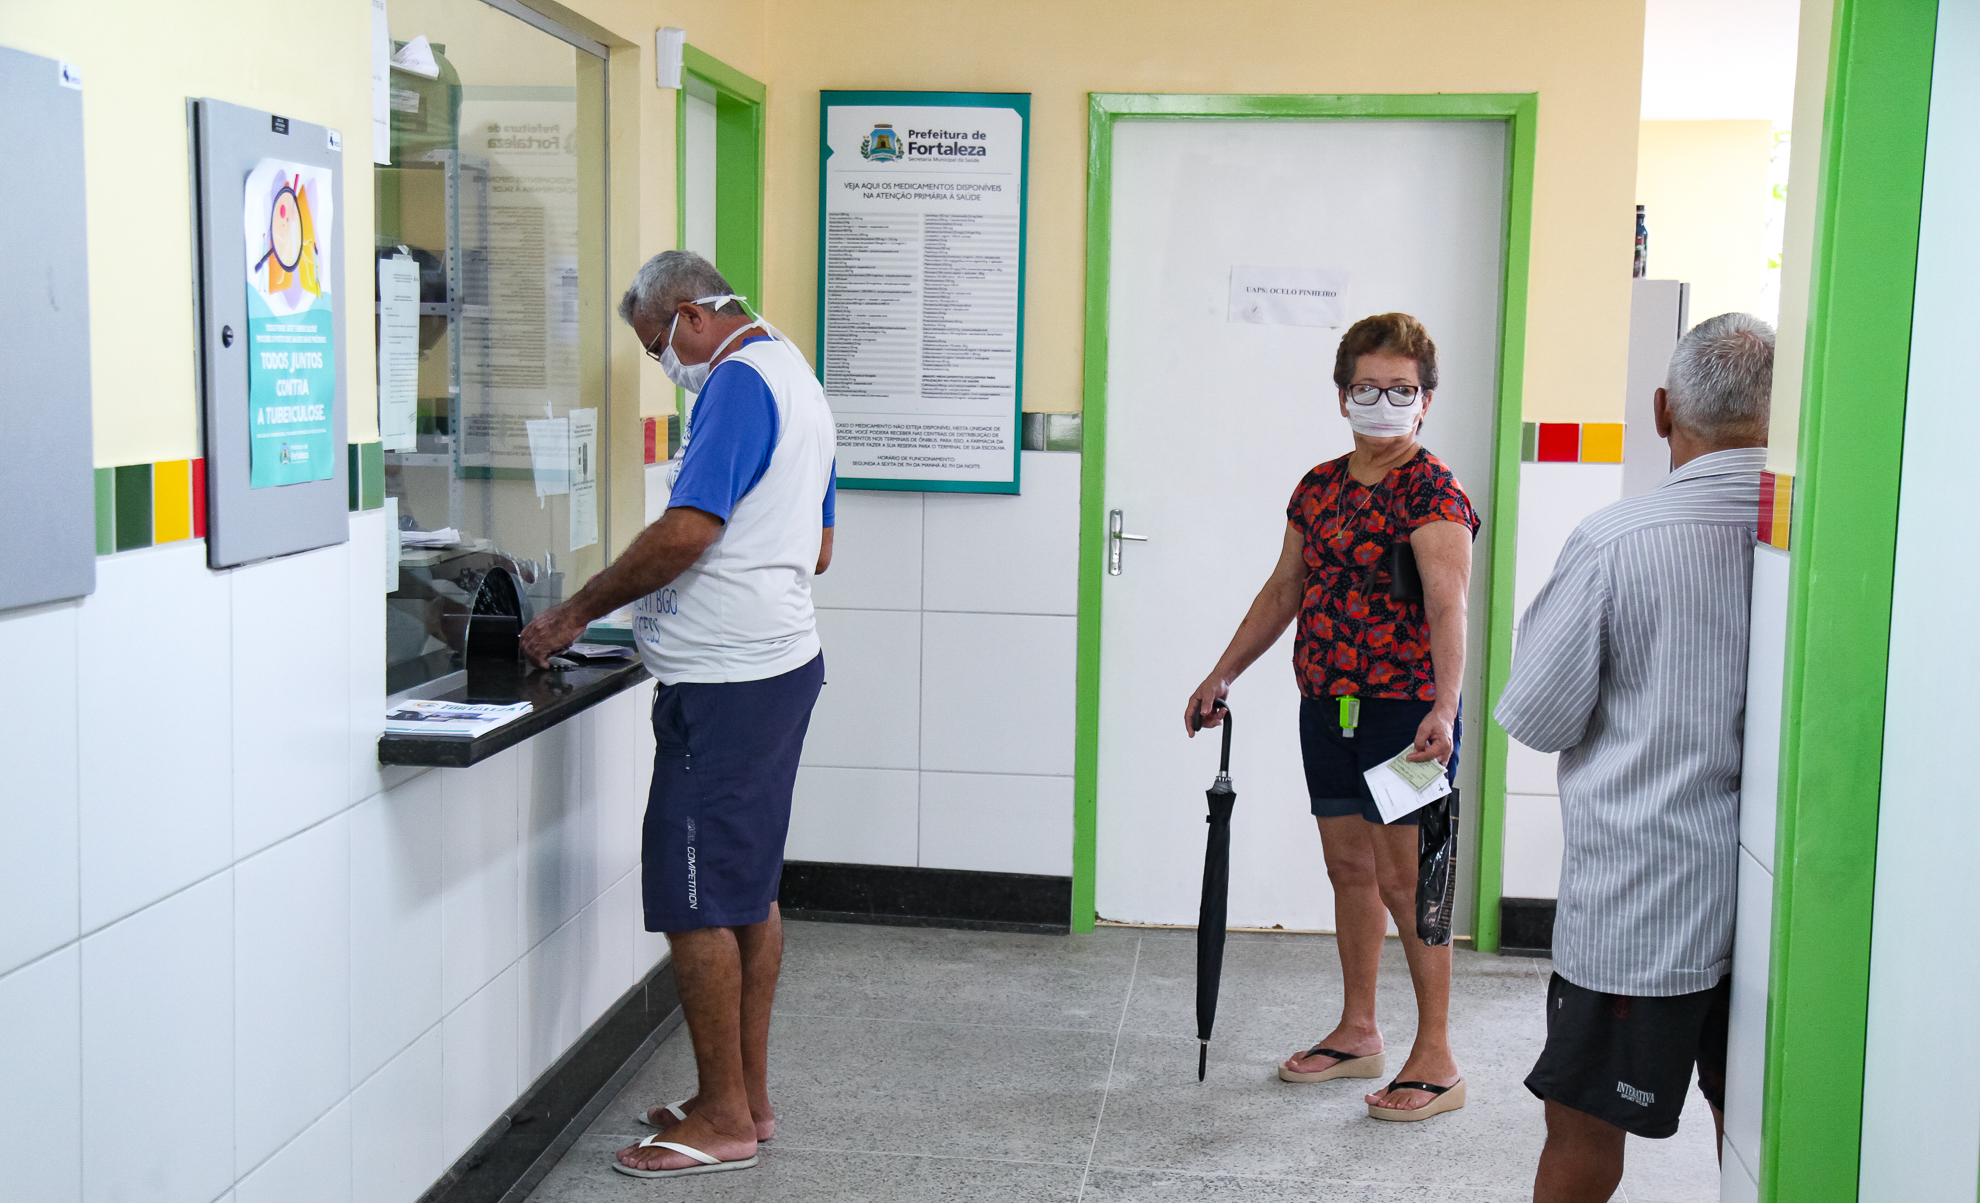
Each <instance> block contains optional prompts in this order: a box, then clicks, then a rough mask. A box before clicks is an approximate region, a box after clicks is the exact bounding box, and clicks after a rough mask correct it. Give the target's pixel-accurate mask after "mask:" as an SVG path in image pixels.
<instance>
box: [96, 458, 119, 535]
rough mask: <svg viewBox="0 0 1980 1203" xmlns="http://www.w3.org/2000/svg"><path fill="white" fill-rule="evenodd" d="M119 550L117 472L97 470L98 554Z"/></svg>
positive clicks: (113, 469) (103, 469) (114, 470)
mask: <svg viewBox="0 0 1980 1203" xmlns="http://www.w3.org/2000/svg"><path fill="white" fill-rule="evenodd" d="M115 550H117V470H116V469H115V468H98V469H97V470H96V554H97V555H100V556H107V555H109V554H110V553H111V552H113V551H115Z"/></svg>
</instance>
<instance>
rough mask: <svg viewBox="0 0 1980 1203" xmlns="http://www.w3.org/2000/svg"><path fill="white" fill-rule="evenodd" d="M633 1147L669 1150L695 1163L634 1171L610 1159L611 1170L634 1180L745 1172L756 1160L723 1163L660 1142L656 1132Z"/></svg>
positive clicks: (685, 1147) (692, 1149) (686, 1147)
mask: <svg viewBox="0 0 1980 1203" xmlns="http://www.w3.org/2000/svg"><path fill="white" fill-rule="evenodd" d="M633 1147H634V1148H639V1149H669V1150H672V1151H673V1152H676V1153H679V1154H680V1155H681V1156H683V1157H687V1158H690V1159H692V1160H693V1161H694V1162H695V1163H696V1164H694V1165H684V1166H682V1167H680V1168H679V1169H676V1170H636V1169H634V1168H633V1167H631V1166H629V1165H627V1164H626V1163H625V1162H623V1161H620V1160H619V1159H618V1157H617V1156H614V1157H613V1158H612V1168H613V1169H615V1170H617V1171H619V1172H620V1173H621V1174H630V1175H631V1176H632V1177H634V1178H685V1177H687V1176H688V1175H690V1174H719V1173H721V1172H722V1171H723V1170H746V1169H749V1168H750V1167H751V1166H754V1165H755V1164H756V1158H755V1157H754V1156H749V1157H745V1158H743V1159H742V1160H740V1161H723V1160H721V1159H720V1158H717V1157H710V1156H709V1155H708V1154H706V1153H704V1152H702V1151H701V1150H700V1149H697V1148H695V1147H693V1146H692V1145H684V1144H676V1143H675V1142H674V1141H671V1140H661V1139H660V1134H659V1133H657V1132H656V1133H654V1134H653V1135H652V1136H649V1137H647V1138H646V1139H645V1140H642V1141H640V1142H639V1143H638V1144H637V1145H635V1146H633Z"/></svg>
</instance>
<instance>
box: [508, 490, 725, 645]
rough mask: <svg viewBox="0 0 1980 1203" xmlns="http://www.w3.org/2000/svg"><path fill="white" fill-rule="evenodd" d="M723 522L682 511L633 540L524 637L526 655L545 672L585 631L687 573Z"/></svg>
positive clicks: (693, 511)
mask: <svg viewBox="0 0 1980 1203" xmlns="http://www.w3.org/2000/svg"><path fill="white" fill-rule="evenodd" d="M721 537H722V520H721V519H720V518H717V517H716V516H715V515H713V514H711V513H708V512H707V511H706V510H697V509H694V508H693V507H691V506H677V507H675V508H673V509H670V510H668V511H667V512H666V513H665V514H662V515H661V516H660V520H659V521H658V522H655V523H654V524H653V525H651V526H649V527H647V528H646V529H645V530H643V531H641V532H640V533H639V537H638V538H636V539H634V540H633V542H632V546H631V547H628V548H626V550H625V554H624V555H621V556H620V557H619V558H618V559H616V560H614V561H613V562H612V564H611V566H610V567H608V568H606V569H605V571H603V572H601V573H599V574H598V575H597V576H594V577H592V578H591V581H590V583H588V584H586V585H585V587H584V588H582V589H580V590H578V592H577V596H575V597H573V598H571V599H570V600H569V601H567V602H565V603H564V604H562V605H560V606H552V607H551V608H550V609H548V610H546V611H544V612H543V613H542V614H541V615H539V616H538V617H537V619H536V621H535V622H532V623H530V624H529V626H528V627H526V628H525V629H524V630H523V633H522V650H523V655H524V656H526V657H528V658H529V662H530V663H531V664H534V665H536V666H537V667H538V668H541V667H543V665H544V663H545V662H546V661H548V660H549V658H550V657H552V656H554V655H556V654H557V653H558V652H561V651H563V650H564V649H565V648H567V647H569V646H570V645H571V644H573V643H575V642H576V641H577V638H578V636H579V635H581V634H583V633H584V628H585V627H586V626H588V625H590V624H591V623H593V622H595V621H597V620H598V619H600V618H603V617H604V616H605V615H607V614H610V613H611V612H612V611H614V610H616V609H618V608H619V607H620V606H623V605H625V604H626V603H627V602H630V601H636V600H638V599H639V598H642V597H645V596H646V595H647V594H649V593H651V592H653V591H654V590H655V589H659V588H662V587H663V586H665V585H667V584H668V583H669V582H671V581H672V580H673V579H674V578H675V577H677V576H679V575H680V574H681V573H683V572H685V571H687V569H688V566H689V565H691V564H693V563H694V562H695V561H696V560H698V559H700V558H701V553H702V552H704V551H707V550H708V548H709V546H710V545H711V544H713V543H714V542H715V540H717V539H719V538H721Z"/></svg>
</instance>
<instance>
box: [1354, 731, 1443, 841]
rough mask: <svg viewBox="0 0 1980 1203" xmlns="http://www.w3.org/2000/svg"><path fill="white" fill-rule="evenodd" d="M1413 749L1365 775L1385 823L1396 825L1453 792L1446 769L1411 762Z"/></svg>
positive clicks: (1436, 765)
mask: <svg viewBox="0 0 1980 1203" xmlns="http://www.w3.org/2000/svg"><path fill="white" fill-rule="evenodd" d="M1410 750H1411V749H1410V747H1407V746H1406V747H1404V748H1403V750H1402V751H1400V752H1397V753H1396V754H1395V756H1394V757H1392V758H1390V759H1389V760H1386V761H1384V762H1382V763H1381V764H1378V765H1376V766H1375V767H1374V768H1372V769H1369V770H1368V771H1367V772H1365V773H1363V774H1362V777H1363V779H1365V780H1366V781H1367V782H1368V792H1369V793H1370V794H1373V795H1374V796H1375V809H1376V810H1378V811H1380V812H1381V814H1382V821H1383V822H1384V823H1393V822H1395V821H1396V820H1397V819H1400V818H1402V817H1403V816H1404V815H1406V814H1408V813H1410V812H1411V811H1413V810H1416V809H1417V808H1419V807H1422V806H1427V805H1429V804H1430V803H1432V802H1435V801H1436V800H1437V799H1439V798H1441V797H1443V796H1444V795H1445V794H1448V793H1450V792H1451V782H1450V778H1448V777H1446V776H1445V775H1444V766H1443V765H1441V764H1438V763H1437V762H1436V761H1434V760H1411V759H1409V753H1410Z"/></svg>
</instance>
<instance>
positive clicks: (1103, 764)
mask: <svg viewBox="0 0 1980 1203" xmlns="http://www.w3.org/2000/svg"><path fill="white" fill-rule="evenodd" d="M1506 178H1507V163H1506V138H1505V127H1504V126H1503V125H1502V124H1500V123H1498V122H1483V121H1480V122H1459V121H1451V122H1441V121H1397V120H1294V119H1275V120H1255V121H1179V120H1169V121H1164V120H1138V121H1121V122H1118V123H1117V124H1116V125H1115V127H1114V150H1113V180H1112V205H1113V221H1112V233H1111V239H1110V243H1111V252H1110V253H1111V258H1112V262H1111V264H1110V278H1109V307H1110V308H1109V344H1108V360H1107V402H1106V404H1107V417H1106V438H1107V482H1106V490H1107V499H1106V504H1107V508H1108V509H1109V510H1114V509H1118V510H1121V511H1122V512H1123V514H1124V517H1125V523H1126V530H1127V531H1128V532H1130V533H1133V534H1137V535H1145V536H1147V537H1148V540H1149V541H1148V542H1146V543H1127V544H1125V545H1124V546H1123V554H1122V572H1121V574H1120V575H1119V576H1108V577H1107V578H1105V579H1106V584H1105V587H1104V588H1105V593H1104V604H1103V608H1102V625H1101V632H1102V634H1101V669H1100V762H1099V797H1098V809H1099V814H1098V823H1099V830H1098V835H1099V840H1098V858H1097V881H1096V886H1097V891H1098V898H1097V901H1098V911H1099V914H1100V916H1101V917H1102V918H1103V919H1113V920H1121V921H1126V922H1142V923H1179V924H1194V923H1195V922H1196V910H1197V899H1198V894H1199V890H1200V882H1201V874H1202V866H1203V834H1204V823H1203V815H1204V802H1203V794H1202V791H1203V789H1205V788H1206V787H1208V785H1209V784H1210V779H1211V777H1212V776H1214V775H1215V771H1216V746H1215V744H1214V742H1212V741H1211V740H1208V739H1204V738H1198V739H1197V740H1195V741H1194V742H1192V741H1190V740H1187V739H1186V738H1185V737H1184V736H1183V734H1182V730H1181V722H1182V711H1183V703H1184V701H1185V700H1186V699H1187V697H1188V696H1189V693H1190V691H1191V690H1193V689H1194V688H1195V687H1196V684H1197V683H1198V682H1199V681H1201V680H1202V679H1203V676H1204V674H1205V673H1207V672H1208V671H1209V670H1210V668H1211V667H1212V665H1213V664H1214V663H1215V661H1216V658H1217V656H1218V655H1219V653H1221V652H1222V651H1223V648H1224V645H1225V644H1226V643H1227V642H1228V641H1229V639H1230V637H1231V634H1232V632H1233V631H1235V630H1236V628H1237V624H1238V621H1239V619H1241V618H1242V617H1243V616H1244V612H1245V609H1246V607H1247V606H1249V605H1250V603H1251V599H1252V597H1253V595H1254V594H1256V592H1257V591H1258V587H1259V586H1260V585H1261V584H1263V583H1264V581H1265V578H1266V576H1267V574H1269V573H1270V571H1271V569H1272V565H1273V563H1274V561H1275V559H1276V557H1277V556H1278V553H1279V546H1280V542H1281V539H1282V537H1283V534H1284V531H1285V525H1286V513H1285V511H1286V502H1287V500H1288V499H1289V498H1290V497H1291V496H1292V491H1293V488H1294V486H1296V485H1297V484H1298V483H1299V480H1300V478H1301V477H1302V476H1303V475H1304V474H1305V473H1306V472H1307V471H1308V470H1309V469H1311V468H1312V467H1314V466H1315V465H1316V464H1319V463H1322V462H1324V461H1326V460H1329V459H1333V458H1335V457H1336V456H1340V455H1344V454H1346V453H1347V452H1348V451H1350V450H1352V448H1353V440H1352V438H1351V436H1350V434H1349V431H1348V426H1347V422H1346V420H1345V419H1344V418H1342V417H1340V415H1339V412H1338V407H1337V403H1336V400H1335V394H1334V385H1333V382H1332V379H1331V377H1332V373H1333V364H1334V352H1335V349H1336V347H1337V346H1338V345H1339V343H1340V337H1341V335H1342V334H1343V333H1345V330H1344V328H1343V329H1328V328H1324V327H1302V326H1282V325H1253V324H1247V323H1243V322H1233V321H1230V320H1228V316H1229V314H1228V310H1229V304H1228V301H1229V293H1230V280H1231V269H1232V268H1233V267H1236V266H1264V267H1293V268H1312V269H1319V270H1321V271H1328V272H1334V273H1339V274H1340V275H1341V276H1343V277H1344V278H1345V283H1346V294H1347V319H1348V320H1349V321H1350V322H1351V321H1353V320H1354V319H1355V318H1358V317H1362V316H1365V315H1368V314H1372V313H1386V312H1390V311H1393V310H1401V311H1403V312H1406V313H1412V314H1414V315H1416V316H1417V317H1418V318H1420V319H1421V320H1422V321H1423V322H1424V324H1425V325H1426V326H1427V327H1428V328H1429V331H1430V334H1431V337H1432V338H1433V339H1435V340H1436V343H1437V352H1438V363H1439V369H1440V375H1441V382H1440V384H1439V387H1438V389H1437V393H1436V400H1435V403H1434V406H1433V408H1432V410H1431V413H1430V417H1429V420H1428V421H1427V423H1426V424H1425V428H1424V433H1423V440H1424V443H1425V445H1427V446H1428V447H1429V448H1430V450H1431V451H1432V452H1434V453H1435V454H1437V455H1438V456H1439V457H1441V458H1442V459H1443V460H1444V461H1445V462H1446V463H1447V464H1449V465H1450V467H1451V469H1452V470H1453V471H1454V472H1455V473H1456V474H1457V477H1458V479H1459V480H1460V481H1461V482H1462V483H1463V485H1464V487H1465V490H1466V491H1467V492H1468V493H1469V494H1470V496H1471V500H1472V504H1473V505H1474V506H1476V507H1477V508H1478V511H1479V513H1480V516H1481V517H1483V518H1484V520H1485V523H1486V526H1485V528H1484V529H1483V530H1482V531H1481V532H1480V535H1479V539H1478V543H1477V547H1478V548H1479V549H1481V551H1482V549H1484V548H1486V547H1487V546H1488V545H1489V544H1488V539H1489V537H1490V530H1491V526H1490V524H1491V514H1490V500H1491V497H1490V492H1491V483H1492V473H1491V464H1492V436H1493V429H1494V424H1495V411H1496V395H1497V381H1498V345H1499V308H1500V297H1501V279H1502V274H1503V273H1502V264H1501V260H1502V252H1501V238H1502V230H1503V226H1504V208H1505V188H1506ZM1487 567H1488V565H1487V563H1486V559H1485V557H1484V555H1483V554H1480V555H1477V556H1475V557H1474V561H1473V571H1472V588H1471V616H1470V617H1471V621H1470V635H1469V642H1470V648H1471V654H1470V656H1469V658H1468V660H1467V665H1466V673H1465V686H1466V687H1465V695H1466V703H1465V710H1466V713H1465V716H1464V718H1465V731H1464V748H1463V755H1462V758H1461V764H1460V769H1459V776H1458V784H1459V787H1460V788H1461V789H1463V791H1464V796H1465V797H1466V798H1475V797H1477V788H1476V787H1477V781H1478V771H1477V757H1476V753H1475V749H1476V745H1477V744H1478V742H1479V736H1478V731H1479V729H1480V725H1481V724H1482V723H1483V721H1484V716H1483V715H1482V714H1480V713H1478V709H1479V708H1478V707H1477V706H1476V705H1475V704H1474V703H1473V702H1472V700H1471V699H1473V698H1475V697H1477V696H1478V688H1477V682H1478V680H1479V665H1480V659H1481V650H1482V646H1483V639H1484V630H1485V608H1486V598H1487V596H1488V593H1489V586H1490V583H1489V581H1488V579H1487V577H1488V573H1487V571H1486V569H1487ZM1230 702H1231V706H1232V708H1233V711H1234V713H1235V714H1236V716H1237V726H1236V732H1235V743H1234V748H1233V751H1232V755H1231V769H1232V775H1233V776H1234V778H1235V781H1236V788H1237V793H1238V805H1237V814H1236V817H1235V819H1234V821H1233V823H1232V837H1231V906H1230V922H1231V924H1232V925H1233V926H1256V927H1272V926H1274V925H1278V926H1283V927H1286V928H1290V929H1309V930H1311V929H1319V930H1329V929H1331V928H1332V927H1333V926H1334V918H1333V915H1334V909H1333V895H1332V892H1331V891H1330V890H1329V889H1328V885H1327V877H1326V872H1325V870H1324V868H1323V866H1322V862H1321V857H1320V840H1319V835H1318V834H1317V832H1316V830H1315V827H1314V822H1313V818H1312V814H1311V811H1310V810H1309V809H1308V803H1307V797H1306V787H1305V783H1304V779H1303V777H1302V774H1301V769H1300V757H1299V731H1298V707H1299V692H1298V688H1297V686H1296V685H1295V683H1294V680H1293V674H1292V639H1291V635H1290V634H1288V635H1287V637H1286V638H1285V639H1284V640H1282V641H1281V642H1280V644H1279V646H1277V647H1275V648H1273V649H1272V650H1271V651H1270V652H1268V653H1266V655H1265V656H1264V657H1263V658H1262V659H1261V660H1260V661H1259V662H1258V663H1257V664H1256V665H1254V666H1253V667H1252V668H1251V670H1250V671H1249V672H1248V673H1246V674H1245V676H1243V677H1242V678H1240V679H1239V681H1238V684H1237V686H1236V687H1235V688H1234V689H1233V690H1232V691H1231V699H1230ZM1470 863H1471V859H1470V858H1469V857H1468V856H1467V857H1466V858H1465V859H1464V860H1462V861H1461V862H1460V864H1463V865H1469V864H1470ZM1468 886H1469V883H1468V882H1466V883H1461V888H1460V891H1459V897H1460V899H1468V897H1469V890H1468ZM1460 921H1461V924H1462V926H1461V927H1460V930H1469V925H1468V922H1466V921H1465V912H1462V911H1461V912H1460Z"/></svg>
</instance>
